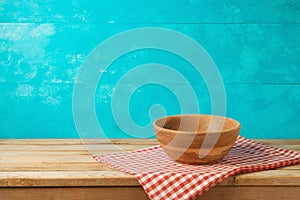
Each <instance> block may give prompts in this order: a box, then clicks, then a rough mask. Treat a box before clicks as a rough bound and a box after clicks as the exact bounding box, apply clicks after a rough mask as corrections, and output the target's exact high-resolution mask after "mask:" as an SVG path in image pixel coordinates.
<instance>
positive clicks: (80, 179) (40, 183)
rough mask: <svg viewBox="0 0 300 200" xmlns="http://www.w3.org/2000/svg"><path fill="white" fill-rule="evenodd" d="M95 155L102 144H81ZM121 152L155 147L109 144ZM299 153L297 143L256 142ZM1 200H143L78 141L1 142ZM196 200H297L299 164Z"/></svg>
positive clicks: (236, 180) (128, 180) (105, 148)
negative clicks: (116, 146)
mask: <svg viewBox="0 0 300 200" xmlns="http://www.w3.org/2000/svg"><path fill="white" fill-rule="evenodd" d="M84 142H85V144H88V145H89V149H92V150H93V151H94V152H98V153H108V152H113V151H115V150H113V148H112V147H111V146H110V145H109V144H108V143H106V142H104V141H101V140H94V139H91V140H85V141H84ZM113 142H114V144H117V145H118V147H119V148H120V149H122V150H133V149H138V148H144V147H147V146H151V145H155V144H157V141H156V140H154V139H123V140H119V139H118V140H113ZM261 142H263V143H266V144H270V145H273V146H277V147H282V148H286V149H292V150H295V151H300V140H261ZM0 199H5V200H6V199H7V200H16V199H22V200H23V199H33V200H34V199H43V200H44V199H55V200H59V199H63V200H65V199H69V200H76V199H101V200H105V199H130V200H135V199H139V200H140V199H148V197H147V195H146V193H145V192H144V191H143V189H142V187H141V186H140V185H139V183H138V182H137V180H136V179H135V178H134V177H132V176H130V175H127V174H124V173H122V172H119V171H116V170H113V169H111V168H109V167H107V166H105V165H103V164H101V163H99V162H96V161H95V160H94V159H93V158H92V156H91V154H90V153H89V152H88V151H87V150H86V148H85V146H84V145H83V144H82V141H81V140H76V139H44V140H31V139H28V140H0ZM199 199H203V200H207V199H231V200H235V199H237V200H240V199H247V200H251V199H272V200H275V199H288V200H293V199H295V200H299V199H300V165H294V166H289V167H284V168H281V169H276V170H269V171H262V172H257V173H250V174H243V175H238V176H234V177H229V178H228V179H226V180H224V181H223V182H222V183H221V184H220V185H218V186H216V187H215V188H214V189H212V190H210V191H209V192H208V193H207V194H205V195H203V196H202V197H200V198H199Z"/></svg>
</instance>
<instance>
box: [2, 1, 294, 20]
mask: <svg viewBox="0 0 300 200" xmlns="http://www.w3.org/2000/svg"><path fill="white" fill-rule="evenodd" d="M299 6H300V4H299V1H297V0H293V1H286V0H275V1H267V0H261V1H257V2H255V3H253V2H251V1H242V2H241V1H238V0H225V1H224V0H215V1H211V0H201V1H200V0H192V1H183V0H176V1H169V2H167V3H166V2H164V1H159V0H146V1H138V0H134V1H130V2H128V1H125V0H114V1H102V2H91V1H87V0H78V1H71V0H67V1H62V0H60V1H51V0H47V1H43V0H32V1H20V2H13V1H1V2H0V8H1V12H0V19H1V22H60V23H68V22H69V23H70V22H72V23H145V22H146V23H299V22H300V20H299V18H300V17H299V16H300V12H299Z"/></svg>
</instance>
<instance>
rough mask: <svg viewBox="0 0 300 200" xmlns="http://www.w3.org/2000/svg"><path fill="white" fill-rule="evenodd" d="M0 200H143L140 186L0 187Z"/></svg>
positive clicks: (240, 193)
mask: <svg viewBox="0 0 300 200" xmlns="http://www.w3.org/2000/svg"><path fill="white" fill-rule="evenodd" d="M0 198H6V199H10V200H29V199H36V200H44V199H57V200H63V199H72V200H96V199H101V200H102V199H103V200H115V199H120V198H122V199H128V200H146V199H149V198H148V196H147V194H146V193H145V192H144V191H143V189H142V187H79V188H78V187H75V188H68V187H67V188H53V187H52V188H0ZM299 198H300V187H215V188H213V189H212V190H210V191H209V192H208V193H206V194H204V195H203V196H202V197H200V198H198V200H214V199H218V200H228V199H231V200H241V199H243V200H257V199H265V200H282V199H288V200H298V199H299Z"/></svg>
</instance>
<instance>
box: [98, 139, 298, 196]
mask: <svg viewBox="0 0 300 200" xmlns="http://www.w3.org/2000/svg"><path fill="white" fill-rule="evenodd" d="M94 158H95V159H96V160H97V161H100V162H103V163H105V164H107V165H108V166H110V167H113V168H115V169H118V170H120V171H122V172H125V173H128V174H131V175H133V176H135V177H136V178H137V180H138V181H139V183H140V184H141V185H142V187H143V188H144V190H145V191H146V193H147V194H148V195H149V197H150V199H155V200H162V199H180V200H181V199H196V198H197V197H199V196H201V195H203V194H204V193H205V192H207V191H208V190H210V189H211V188H213V187H214V186H216V185H217V184H218V183H220V182H221V181H223V180H224V179H226V178H227V177H229V176H232V175H235V174H239V173H248V172H255V171H260V170H267V169H274V168H278V167H284V166H288V165H293V164H299V163H300V153H297V152H294V151H290V150H286V149H281V148H275V147H271V146H267V145H264V144H261V143H258V142H255V141H253V140H249V139H246V138H243V137H241V136H239V137H238V139H237V141H236V144H235V146H234V147H233V148H232V149H231V151H230V152H229V154H228V155H227V156H226V157H225V158H224V159H223V160H222V161H220V162H218V163H215V164H209V165H188V164H182V163H177V162H175V161H173V160H172V159H171V158H169V157H168V156H167V155H166V154H165V152H164V151H163V150H162V148H161V147H160V146H159V145H157V146H153V147H149V148H144V149H139V150H135V151H130V152H121V153H114V154H105V155H97V156H94Z"/></svg>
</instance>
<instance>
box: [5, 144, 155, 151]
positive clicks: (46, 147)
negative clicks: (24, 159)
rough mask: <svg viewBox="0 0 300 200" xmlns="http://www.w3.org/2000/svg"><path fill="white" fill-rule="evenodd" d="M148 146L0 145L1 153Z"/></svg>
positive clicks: (101, 149)
mask: <svg viewBox="0 0 300 200" xmlns="http://www.w3.org/2000/svg"><path fill="white" fill-rule="evenodd" d="M149 146H150V145H149V144H133V145H131V144H124V145H123V144H121V145H113V144H91V145H47V144H46V145H42V144H40V145H0V152H1V151H2V153H3V151H4V152H5V151H86V150H90V151H116V150H124V151H131V150H134V149H140V148H146V147H149Z"/></svg>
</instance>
